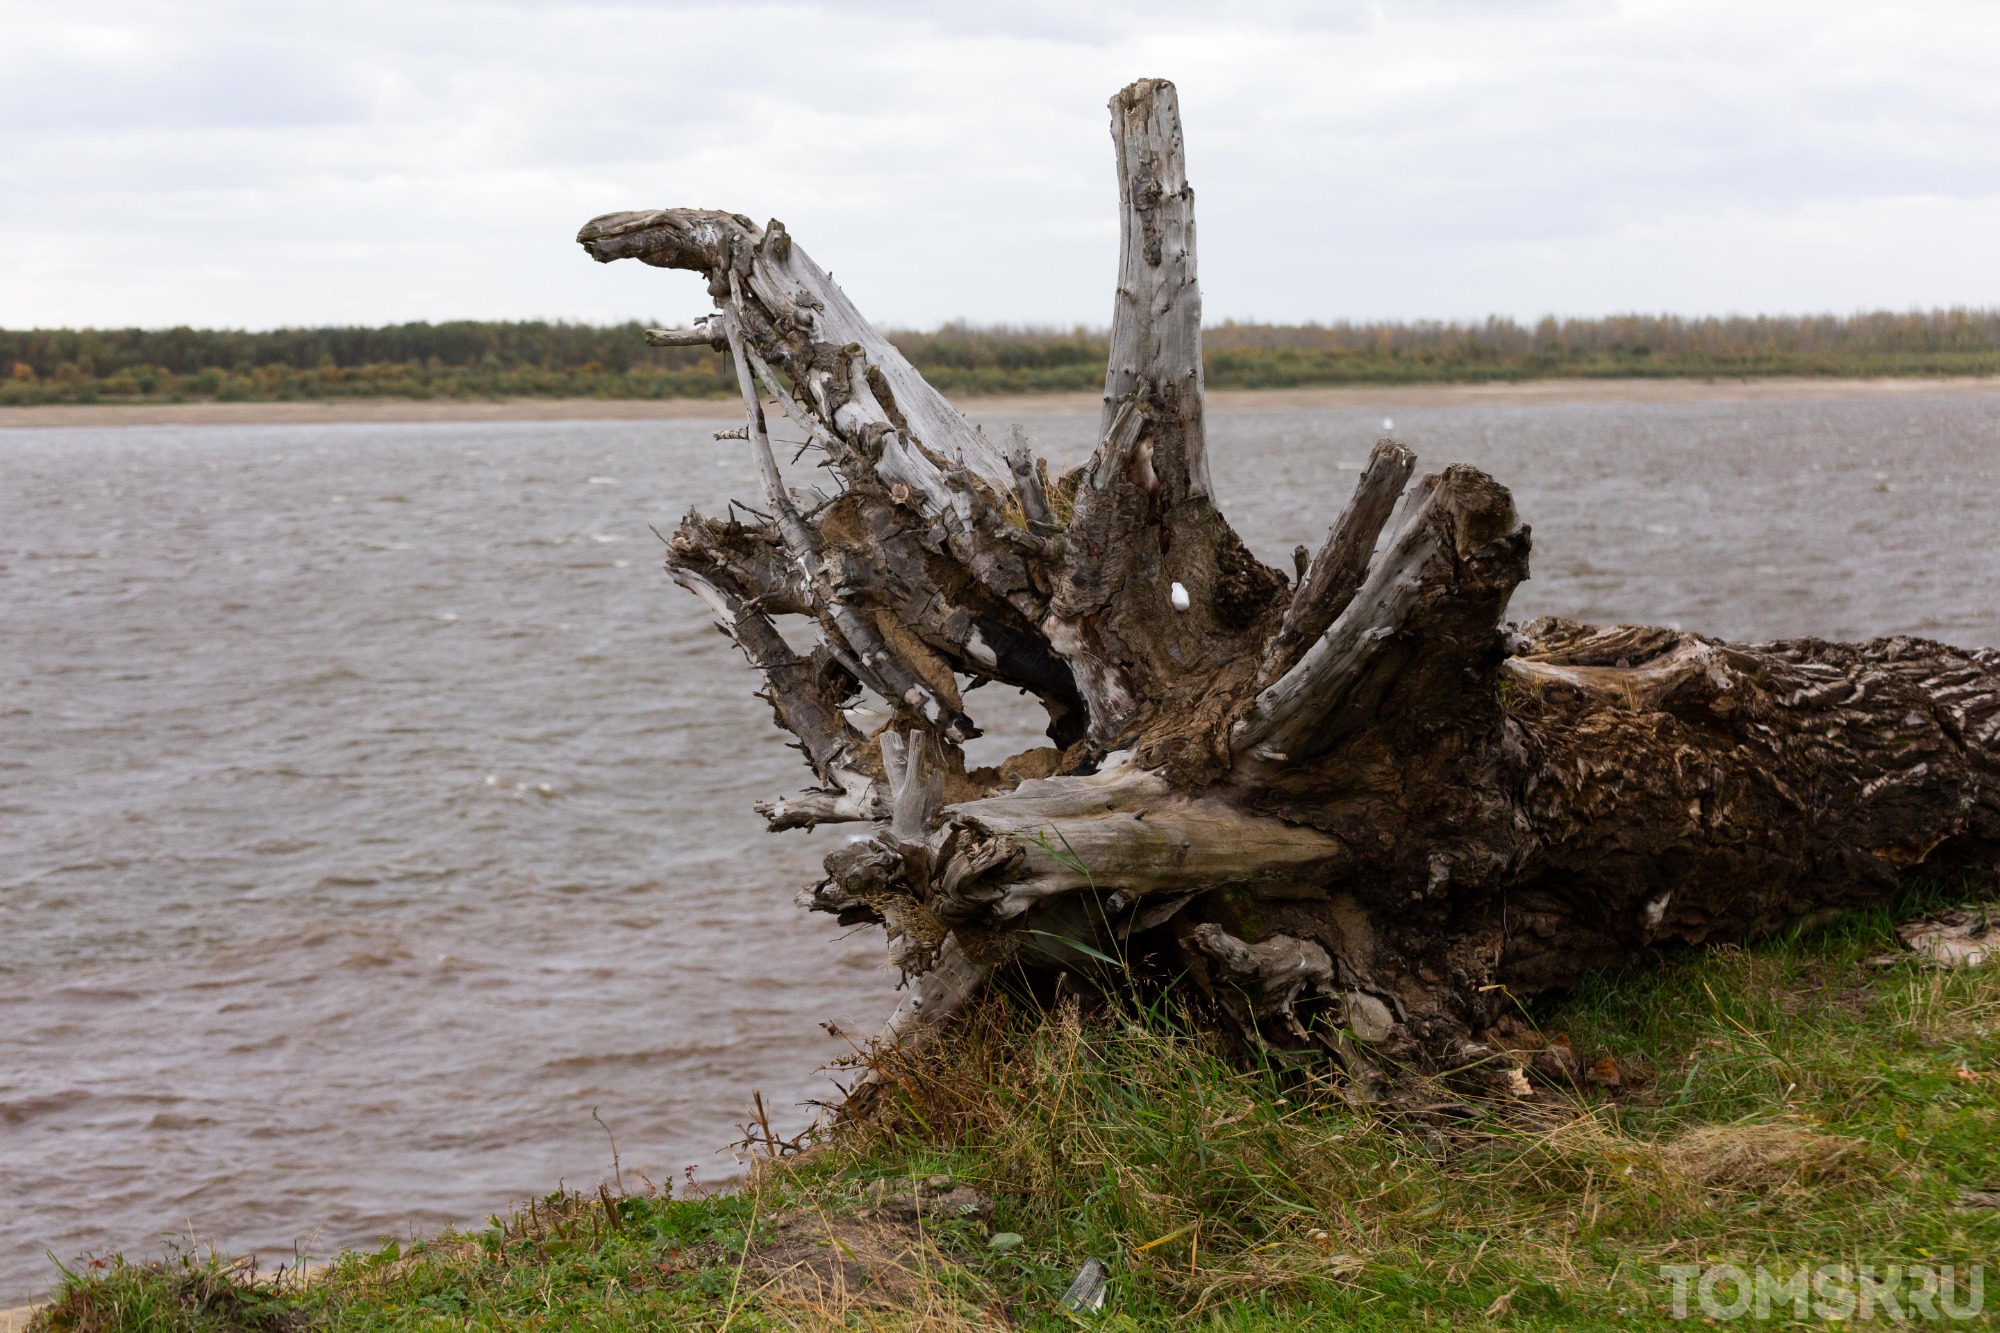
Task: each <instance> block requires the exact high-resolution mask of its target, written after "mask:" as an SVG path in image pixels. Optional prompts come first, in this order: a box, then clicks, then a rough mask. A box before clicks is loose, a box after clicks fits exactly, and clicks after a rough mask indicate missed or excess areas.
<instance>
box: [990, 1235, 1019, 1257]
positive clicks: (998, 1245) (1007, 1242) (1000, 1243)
mask: <svg viewBox="0 0 2000 1333" xmlns="http://www.w3.org/2000/svg"><path fill="white" fill-rule="evenodd" d="M1020 1243H1021V1233H1020V1232H1018V1231H996V1232H994V1233H993V1239H991V1240H989V1241H987V1242H986V1244H987V1246H988V1247H989V1248H991V1249H995V1250H998V1251H1000V1252H1001V1253H1002V1254H1005V1253H1006V1252H1007V1251H1008V1250H1011V1249H1013V1248H1014V1247H1015V1246H1016V1245H1019V1244H1020Z"/></svg>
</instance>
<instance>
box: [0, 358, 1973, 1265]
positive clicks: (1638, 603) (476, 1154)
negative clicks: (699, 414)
mask: <svg viewBox="0 0 2000 1333" xmlns="http://www.w3.org/2000/svg"><path fill="white" fill-rule="evenodd" d="M1001 424H1003V423H1002V422H998V421H989V429H992V428H994V427H996V426H999V425H1001ZM1024 424H1025V425H1026V426H1027V427H1028V429H1029V430H1030V433H1031V435H1033V436H1034V437H1035V438H1036V439H1037V440H1038V442H1039V443H1040V445H1041V446H1042V448H1043V449H1044V450H1045V451H1047V452H1049V453H1051V454H1052V455H1054V456H1056V457H1057V458H1059V459H1074V458H1075V457H1077V456H1078V455H1079V453H1080V451H1081V450H1082V448H1083V447H1084V446H1085V444H1086V443H1087V441H1088V438H1089V435H1090V431H1091V428H1092V426H1093V419H1092V418H1087V417H1083V416H1074V417H1070V416H1041V417H1034V418H1027V419H1024ZM712 429H714V427H713V426H712V425H707V424H703V423H699V422H659V423H634V422H603V423H587V424H586V423H578V424H556V425H550V424H522V425H478V426H450V425H424V426H388V427H385V426H379V425H371V426H312V427H268V428H267V427H227V428H202V429H184V428H133V429H121V430H106V431H92V430H63V431H0V1053H4V1055H0V1200H4V1201H5V1205H6V1206H5V1207H4V1208H0V1305H5V1304H7V1303H9V1302H10V1300H14V1299H26V1298H27V1297H29V1296H31V1295H33V1294H35V1292H36V1291H37V1290H38V1289H40V1288H41V1287H43V1286H44V1285H45V1284H46V1281H47V1279H48V1276H49V1270H48V1268H47V1266H46V1260H45V1258H44V1257H43V1256H44V1252H45V1251H53V1252H54V1253H55V1254H56V1255H58V1256H60V1257H63V1258H68V1257H71V1256H73V1255H76V1254H79V1253H83V1252H86V1251H89V1252H98V1253H103V1252H108V1251H110V1250H114V1249H122V1250H124V1251H126V1252H127V1253H128V1254H131V1255H133V1256H136V1257H146V1256H150V1255H153V1254H156V1253H158V1251H159V1248H160V1245H161V1240H162V1237H164V1236H165V1235H167V1234H168V1233H176V1234H179V1235H182V1236H186V1235H188V1234H190V1233H192V1234H193V1235H196V1236H199V1237H201V1238H202V1239H204V1240H213V1241H214V1242H215V1243H217V1244H218V1245H220V1246H222V1247H224V1248H225V1249H228V1250H230V1251H241V1250H245V1249H257V1250H260V1251H262V1252H263V1253H264V1255H265V1256H266V1257H267V1258H272V1257H277V1256H288V1255H289V1254H290V1253H291V1251H292V1248H293V1246H294V1244H295V1243H296V1244H300V1245H303V1246H304V1247H306V1248H308V1249H314V1250H318V1251H320V1252H325V1251H327V1250H330V1249H335V1248H338V1247H339V1246H340V1245H342V1244H346V1243H353V1242H362V1241H366V1240H369V1239H371V1238H373V1237H376V1236H379V1235H384V1234H389V1233H395V1232H401V1231H405V1230H407V1229H409V1228H412V1227H414V1228H417V1229H419V1230H423V1229H431V1228H436V1227H438V1226H440V1225H443V1224H445V1223H449V1222H458V1221H466V1220H473V1219H477V1218H480V1217H483V1216H484V1215H485V1214H486V1213H488V1212H490V1211H493V1210H494V1209H496V1208H500V1207H504V1205H505V1204H506V1203H507V1201H509V1200H510V1199H513V1198H519V1197H523V1196H525V1195H527V1194H529V1193H531V1192H540V1191H543V1190H546V1189H548V1188H550V1187H552V1186H553V1185H554V1184H555V1182H556V1181H557V1180H558V1179H559V1178H566V1179H567V1180H569V1181H570V1182H572V1183H589V1182H593V1181H595V1180H596V1179H597V1178H598V1177H599V1176H600V1175H602V1174H605V1173H607V1172H608V1170H609V1166H610V1150H609V1146H608V1144H607V1142H606V1138H605V1132H604V1130H603V1129H600V1128H599V1126H598V1124H597V1123H596V1122H595V1121H594V1120H593V1118H592V1113H593V1110H595V1112H596V1114H597V1115H598V1116H600V1117H602V1119H603V1121H604V1122H605V1123H606V1124H607V1125H609V1126H610V1127H611V1129H613V1130H615V1131H616V1133H617V1136H618V1143H619V1147H620V1149H621V1151H622V1154H623V1159H624V1164H625V1169H626V1171H627V1172H628V1174H629V1173H630V1172H632V1171H633V1170H634V1168H637V1169H639V1170H641V1171H644V1172H645V1173H646V1174H647V1175H649V1176H650V1177H651V1178H652V1179H653V1180H655V1181H656V1182H660V1183H662V1184H664V1183H666V1181H667V1180H668V1178H670V1177H674V1176H677V1175H678V1174H679V1172H680V1171H681V1169H682V1168H683V1167H684V1166H685V1165H687V1164H689V1163H696V1164H698V1165H699V1166H700V1168H701V1169H702V1170H703V1171H705V1172H706V1173H708V1174H709V1175H710V1176H711V1177H713V1176H716V1175H721V1174H725V1173H726V1172H727V1171H728V1170H729V1169H730V1163H729V1159H728V1158H727V1157H725V1156H721V1155H719V1154H718V1150H719V1149H720V1148H721V1147H722V1146H723V1145H724V1144H726V1143H727V1142H728V1141H729V1140H730V1139H731V1138H733V1137H735V1130H734V1126H735V1125H736V1123H737V1122H738V1121H739V1120H741V1119H743V1118H744V1108H745V1104H746V1102H747V1100H748V1097H749V1093H750V1090H751V1088H753V1087H756V1088H761V1089H762V1090H763V1092H764V1094H765V1096H766V1098H767V1100H769V1101H772V1102H774V1103H776V1104H779V1105H782V1106H784V1107H787V1108H791V1109H789V1110H788V1111H787V1116H786V1119H787V1122H788V1124H790V1125H793V1126H796V1125H799V1124H802V1123H804V1121H805V1120H806V1119H807V1117H808V1116H809V1114H810V1112H809V1111H808V1110H806V1109H803V1108H802V1107H800V1105H799V1104H800V1103H803V1102H805V1101H807V1100H808V1099H810V1098H813V1097H817V1096H824V1095H827V1093H828V1092H829V1091H830V1088H829V1085H828V1084H827V1083H826V1081H825V1079H824V1076H823V1075H821V1074H820V1073H819V1072H818V1069H819V1067H820V1066H821V1065H822V1064H823V1063H824V1062H825V1061H826V1060H828V1059H830V1058H831V1057H832V1056H834V1055H835V1054H837V1053H838V1051H839V1050H840V1049H842V1047H841V1046H840V1044H839V1043H837V1042H835V1041H834V1040H833V1039H831V1038H829V1037H828V1036H827V1035H826V1034H825V1033H824V1032H823V1031H821V1029H820V1027H819V1026H818V1025H819V1023H820V1021H821V1020H827V1019H832V1020H837V1021H840V1022H843V1023H846V1024H851V1025H855V1026H859V1027H863V1028H866V1027H869V1026H871V1025H872V1024H873V1023H874V1022H875V1021H877V1020H878V1019H879V1018H880V1017H881V1016H882V1015H883V1014H884V1013H886V1011H887V1009H888V1007H889V1005H890V1004H891V1003H892V999H893V996H892V990H891V982H890V978H889V977H887V976H886V975H885V974H884V972H883V971H882V970H881V968H880V966H879V960H880V957H881V950H880V947H879V942H878V941H877V939H876V938H874V937H873V936H872V934H869V933H862V934H858V935H853V936H844V935H843V934H842V933H841V932H839V931H838V930H837V929H836V928H835V927H834V926H833V925H832V924H831V923H830V922H828V921H827V920H825V919H824V918H811V919H808V918H806V917H805V916H803V915H802V914H800V913H799V912H797V911H796V910H795V909H794V908H793V907H792V905H791V895H792V891H793V890H794V888H796V887H797V886H798V885H800V884H802V883H805V882H807V881H809V880H810V879H812V878H813V877H814V875H815V872H816V867H817V862H818V859H819V857H820V856H822V855H823V854H824V853H825V851H826V850H827V849H828V848H829V847H830V846H831V845H833V840H834V839H835V838H836V837H838V836H839V831H838V830H829V831H824V832H822V833H820V834H817V835H814V836H812V837H807V836H803V835H799V834H788V835H786V836H785V837H783V838H776V837H770V836H767V835H764V834H763V833H762V832H761V831H760V829H761V824H760V821H758V820H757V818H756V817H755V815H754V814H753V813H752V812H751V810H750V803H751V802H752V801H753V800H755V799H758V798H760V797H766V796H770V795H775V794H781V793H784V792H787V791H790V790H793V789H795V788H796V787H798V786H799V785H801V782H802V778H803V774H804V769H803V768H802V767H801V766H800V765H799V764H798V763H797V761H796V756H795V755H794V754H793V753H792V752H791V751H788V750H787V749H785V748H784V746H783V743H782V738H781V737H780V735H779V733H777V732H776V731H775V730H773V728H772V727H771V725H770V721H769V712H768V710H767V709H766V708H765V707H764V705H762V704H761V703H759V702H758V701H756V700H755V699H753V698H752V697H751V695H750V692H751V689H752V687H753V685H754V681H753V680H752V678H751V676H750V674H749V672H748V670H747V669H746V668H745V667H744V666H743V665H742V664H741V662H740V661H739V660H738V659H737V658H736V656H735V654H734V651H733V650H732V649H731V648H730V647H729V646H728V644H727V643H726V642H724V641H723V640H722V639H721V638H720V637H719V636H718V635H717V634H716V633H715V631H714V630H713V629H712V628H710V627H709V625H708V623H707V621H706V618H705V615H704V614H703V613H702V612H701V609H700V607H699V605H698V604H697V603H695V602H694V600H693V599H692V598H690V597H687V596H686V595H685V594H683V593H681V592H680V591H679V590H678V589H677V588H675V587H673V586H672V585H671V584H670V583H669V582H668V581H667V580H666V578H665V576H664V575H663V574H661V573H660V571H659V568H658V558H657V557H658V544H657V541H656V539H655V538H654V536H653V535H652V533H651V532H650V531H649V530H648V527H649V525H656V526H658V527H660V528H662V529H663V530H664V529H666V528H667V527H668V526H669V525H670V524H671V523H672V522H673V521H674V520H675V519H676V518H677V517H678V516H679V514H680V513H681V512H682V511H683V510H684V509H685V508H686V507H687V506H688V505H689V504H691V503H693V504H699V505H701V506H703V507H705V508H710V507H716V506H719V505H720V503H721V502H722V501H724V500H725V499H726V498H728V497H729V496H731V495H736V496H739V497H742V498H745V499H754V492H753V489H752V481H751V473H750V470H749V467H748V464H747V460H746V459H745V458H744V457H743V456H742V455H741V454H740V453H739V452H736V451H739V450H741V449H742V447H743V446H742V445H741V444H716V443H714V442H713V441H711V440H710V438H709V434H710V431H711V430H712ZM1210 432H1211V436H1212V439H1213V444H1212V449H1213V466H1214V472H1215V476H1216V479H1217V485H1218V487H1219V488H1220V490H1221V492H1222V494H1221V499H1222V502H1223V504H1224V507H1225V509H1226V510H1227V511H1228V512H1229V513H1230V515H1231V516H1232V518H1234V519H1235V520H1236V522H1237V524H1238V526H1239V528H1240V529H1241V530H1242V531H1243V532H1244V534H1245V536H1246V537H1247V538H1248V540H1249V541H1250V543H1251V545H1252V546H1253V547H1255V548H1256V549H1257V550H1258V551H1259V553H1260V554H1262V555H1263V556H1264V557H1265V558H1266V559H1267V560H1270V561H1271V562H1272V563H1274V564H1277V565H1279V566H1280V567H1281V568H1285V569H1289V568H1290V564H1291V561H1290V556H1289V552H1290V550H1291V548H1292V546H1293V544H1294V543H1297V542H1306V543H1308V544H1316V543H1317V541H1318V540H1319V538H1320V536H1321V534H1322V533H1323V531H1324V529H1325V526H1326V524H1327V523H1328V522H1329V521H1330V520H1331V518H1332V516H1333V515H1334V513H1335V512H1336V511H1337V510H1338V508H1339V505H1340V503H1341V501H1342V500H1343V499H1344V498H1345V496H1346V493H1347V491H1348V490H1349V488H1350V487H1351V486H1352V484H1353V480H1354V474H1355V471H1356V469H1357V468H1358V466H1359V464H1360V462H1361V460H1362V459H1363V458H1364V457H1365V456H1366V452H1367V449H1368V446H1369V445H1370V444H1371V443H1372V441H1373V440H1374V439H1375V438H1376V436H1378V435H1380V434H1382V433H1383V420H1382V418H1381V416H1380V414H1379V413H1359V412H1288V411H1266V412H1236V413H1227V414H1217V415H1216V416H1215V417H1214V418H1212V420H1211V424H1210ZM1393 433H1394V434H1395V435H1396V436H1397V437H1398V438H1400V439H1403V440H1405V441H1406V442H1408V443H1410V444H1412V445H1414V446H1415V447H1416V448H1417V450H1418V451H1419V454H1420V456H1421V458H1422V460H1423V462H1424V463H1425V464H1428V465H1431V466H1436V465H1440V464H1442V463H1445V462H1449V461H1460V460H1462V461H1466V462H1471V463H1475V464H1478V465H1479V466H1482V467H1485V468H1487V469H1488V470H1490V471H1492V472H1494V473H1495V474H1496V475H1498V476H1499V477H1500V478H1501V479H1502V480H1503V481H1505V482H1507V483H1508V484H1510V485H1511V486H1512V487H1513V488H1514V491H1515V494H1516V497H1517V500H1518V502H1519V505H1520V508H1521V511H1522V513H1523V515H1524V516H1525V517H1526V518H1527V519H1528V521H1529V522H1531V523H1532V524H1533V526H1534V534H1535V537H1534V540H1535V556H1534V578H1533V580H1532V581H1531V582H1529V583H1528V584H1527V585H1525V586H1524V587H1523V588H1522V590H1521V592H1520V594H1519V595H1518V596H1517V598H1516V601H1515V613H1516V614H1517V615H1518V616H1520V617H1521V618H1523V619H1525V618H1527V617H1529V616H1533V615H1538V614H1543V613H1556V612H1560V613H1563V614H1569V615H1575V616H1578V617H1580V618H1584V619H1594V620H1620V619H1632V620H1645V621H1651V622H1656V623H1667V624H1679V625H1684V626H1686V627H1689V628H1695V629H1701V630H1706V631H1710V632H1714V633H1719V634H1723V635H1727V636H1731V637H1737V638H1762V637H1775V636H1781V635H1795V634H1808V633H1810V634H1820V635H1825V636H1829V637H1839V638H1860V637H1866V636H1871V635H1876V634H1888V633H1913V634H1922V635H1928V636H1931V637H1935V638H1940V639H1945V640H1949V641H1951V642H1955V643H1962V644H1992V643H2000V591H1996V590H2000V542H1996V539H1995V535H1996V533H2000V398H1978V397H1957V398H1947V397H1938V398H1925V399H1907V400H1897V401H1884V400H1865V401H1846V402H1795V403H1759V404H1740V403H1715V404H1703V405H1671V406H1669V405H1643V406H1602V405H1594V406H1574V407H1463V408H1448V409H1430V410H1410V411H1407V412H1396V413H1395V427H1394V431H1393ZM991 693H992V691H986V692H982V693H981V694H975V695H973V696H972V697H971V699H970V701H969V704H970V706H971V711H972V712H973V714H974V716H975V717H981V718H982V719H983V720H993V719H995V718H997V719H998V721H999V722H1000V724H1001V725H999V726H997V727H996V728H995V732H996V738H995V741H994V742H993V743H994V744H1001V743H1004V742H1003V740H1002V739H1001V738H1002V737H1004V735H1005V733H1007V732H1008V731H1009V729H1010V723H1009V719H1010V718H1011V719H1012V722H1011V727H1012V729H1013V730H1015V731H1016V732H1018V731H1019V729H1020V728H1021V727H1022V726H1023V725H1025V723H1024V721H1023V720H1022V719H1020V717H1019V714H1018V709H1015V710H1011V711H1010V710H1009V708H1008V707H1007V705H1008V703H1009V702H1010V701H1008V700H992V699H989V698H987V696H988V695H990V694H991Z"/></svg>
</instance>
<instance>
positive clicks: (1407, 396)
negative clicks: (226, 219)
mask: <svg viewBox="0 0 2000 1333" xmlns="http://www.w3.org/2000/svg"><path fill="white" fill-rule="evenodd" d="M1926 394H1952V395H1992V396H1995V397H2000V376H1981V377H1970V376H1968V377H1954V378H1920V377H1914V376H1913V377H1907V378H1906V377H1896V378H1879V379H1805V378H1771V379H1732V380H1721V379H1718V380H1698V379H1548V380H1516V381H1497V382H1492V383H1486V384H1358V385H1338V386H1330V387H1324V388H1296V389H1215V390H1211V391H1210V392H1209V394H1208V400H1207V401H1208V408H1209V410H1210V411H1217V412H1229V411H1258V410H1266V411H1270V410H1312V409H1322V410H1338V409H1383V410H1388V411H1394V410H1396V409H1398V408H1412V407H1459V406H1471V405H1474V404H1478V405H1487V406H1506V405H1510V404H1511V405H1520V406H1529V405H1534V406H1551V405H1556V404H1565V403H1706V402H1770V401H1800V400H1814V399H1842V398H1894V397H1917V396H1921V395H1926ZM952 401H953V402H954V403H955V404H956V405H957V406H958V407H959V409H960V410H961V411H963V412H965V413H966V414H967V415H968V416H972V417H977V418H984V417H997V418H1001V419H1005V418H1008V417H1013V416H1034V415H1042V414H1046V413H1052V412H1094V411H1096V410H1097V408H1098V404H1099V402H1100V401H1101V400H1100V398H1099V395H1098V394H1097V393H1095V392H1082V393H1023V394H993V395H953V396H952ZM741 413H742V408H741V407H740V406H739V405H738V403H737V401H736V400H735V399H731V398H505V399H484V398H480V399H409V398H341V399H315V400H310V401H298V400H295V401H291V402H263V403H240V402H239V403H216V402H205V403H44V404H37V405H35V406H30V407H0V430H8V429H48V428H51V427H56V428H60V427H88V428H102V427H106V426H252V425H257V426H269V425H324V424H340V423H370V422H374V423H381V424H385V425H386V424H391V423H409V422H480V421H730V420H734V419H736V418H737V417H738V416H740V415H741Z"/></svg>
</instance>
